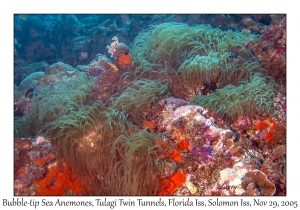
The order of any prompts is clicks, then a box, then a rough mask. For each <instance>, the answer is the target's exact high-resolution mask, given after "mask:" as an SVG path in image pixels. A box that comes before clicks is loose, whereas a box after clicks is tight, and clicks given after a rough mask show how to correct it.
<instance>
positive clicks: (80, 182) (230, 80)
mask: <svg viewBox="0 0 300 210" xmlns="http://www.w3.org/2000/svg"><path fill="white" fill-rule="evenodd" d="M14 195H189V196H190V195H204V196H205V195H219V196H221V195H286V15H284V14H271V15H270V14H263V15H259V14H255V15H254V14H251V15H247V14H238V15H233V14H230V15H226V14H224V15H221V14H218V15H213V14H199V15H198V14H186V15H184V14H177V15H172V14H165V15H158V14H155V15H147V14H142V15H138V14H132V15H127V14H120V15H117V14H116V15H112V14H105V15H104V14H102V15H100V14H98V15H88V14H80V15H79V14H78V15H71V14H64V15H56V14H55V15H54V14H43V15H38V14H31V15H26V14H15V15H14Z"/></svg>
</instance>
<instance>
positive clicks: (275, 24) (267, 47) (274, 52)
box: [245, 15, 286, 85]
mask: <svg viewBox="0 0 300 210" xmlns="http://www.w3.org/2000/svg"><path fill="white" fill-rule="evenodd" d="M270 17H271V24H270V26H269V27H267V29H266V31H265V32H264V33H263V34H262V36H261V37H260V38H259V39H258V40H257V41H254V40H251V42H246V44H245V45H246V46H247V47H248V48H249V49H251V50H252V52H253V53H254V54H255V56H256V57H257V58H258V60H259V62H260V63H261V64H262V66H263V67H264V68H266V69H267V70H268V73H267V75H270V76H272V77H273V78H275V80H276V81H277V82H278V83H280V84H282V85H285V84H286V81H285V78H286V77H285V75H286V17H285V15H271V16H270Z"/></svg>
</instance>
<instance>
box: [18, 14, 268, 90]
mask: <svg viewBox="0 0 300 210" xmlns="http://www.w3.org/2000/svg"><path fill="white" fill-rule="evenodd" d="M245 17H247V18H252V19H253V20H254V21H255V22H256V23H257V24H258V23H259V24H263V25H269V24H270V21H271V19H270V15H212V14H200V15H197V14H191V15H188V14H187V15H185V14H178V15H172V14H164V15H147V14H142V15H137V14H134V15H127V14H97V15H93V14H91V15H89V14H77V15H71V14H63V15H56V14H43V15H37V14H32V15H24V14H21V15H20V14H16V15H14V50H15V60H18V64H19V65H21V66H26V65H28V64H30V63H34V62H42V61H43V62H47V63H48V64H50V65H51V64H53V63H56V62H63V63H66V64H69V65H71V66H73V67H76V66H77V65H83V64H88V63H89V62H90V61H91V60H92V59H93V58H94V57H95V55H96V54H98V53H101V54H104V55H106V56H108V57H109V54H108V52H107V49H106V46H107V45H108V44H110V43H111V38H112V37H114V36H117V37H118V38H119V41H120V42H123V43H125V44H126V45H128V46H129V47H131V44H132V42H133V40H134V39H135V37H136V36H137V34H138V33H139V32H140V31H142V30H144V29H146V28H148V27H149V26H151V25H156V24H160V23H164V22H179V23H186V24H189V25H190V26H192V25H195V24H210V25H212V26H213V27H219V28H221V29H223V30H228V29H232V30H240V31H241V30H243V29H249V27H248V26H247V25H246V24H247V23H245V21H243V19H244V18H245ZM252 32H256V33H259V30H257V31H255V30H252ZM81 52H87V53H88V55H89V56H88V58H87V59H84V60H82V59H79V55H80V53H81ZM18 74H20V72H18V70H16V69H15V84H16V85H19V83H20V82H21V80H22V79H24V75H23V76H20V75H18Z"/></svg>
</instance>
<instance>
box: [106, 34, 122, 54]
mask: <svg viewBox="0 0 300 210" xmlns="http://www.w3.org/2000/svg"><path fill="white" fill-rule="evenodd" d="M112 40H114V41H113V42H112V43H111V44H110V46H109V45H107V47H106V48H107V49H108V53H110V54H111V57H113V56H114V53H115V52H116V46H117V45H118V44H119V40H118V37H116V36H114V37H113V38H112Z"/></svg>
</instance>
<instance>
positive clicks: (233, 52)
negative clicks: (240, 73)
mask: <svg viewBox="0 0 300 210" xmlns="http://www.w3.org/2000/svg"><path fill="white" fill-rule="evenodd" d="M238 54H239V53H238V51H231V52H229V57H230V58H237V57H238Z"/></svg>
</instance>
